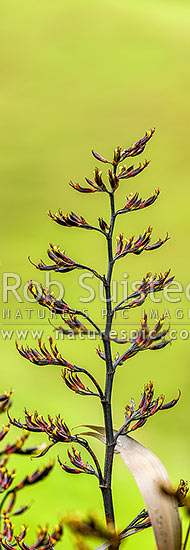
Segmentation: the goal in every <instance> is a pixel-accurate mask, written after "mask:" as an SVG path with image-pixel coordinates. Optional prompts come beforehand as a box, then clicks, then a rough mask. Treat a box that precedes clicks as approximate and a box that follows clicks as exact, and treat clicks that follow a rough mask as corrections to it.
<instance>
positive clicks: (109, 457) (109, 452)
mask: <svg viewBox="0 0 190 550" xmlns="http://www.w3.org/2000/svg"><path fill="white" fill-rule="evenodd" d="M115 168H116V167H114V173H115V171H116V169H115ZM110 206H111V220H110V229H109V234H108V236H107V244H108V271H107V278H106V281H105V293H106V309H107V314H106V328H105V338H107V340H105V339H104V351H105V357H106V381H105V399H104V401H103V402H102V404H103V411H104V421H105V431H106V451H105V462H104V486H103V487H102V494H103V500H104V509H105V516H106V521H107V524H109V523H112V525H113V526H115V518H114V509H113V499H112V488H111V479H112V466H113V453H114V446H115V441H114V433H113V420H112V406H111V395H112V386H113V377H114V372H113V362H112V353H111V344H110V341H109V335H110V331H111V325H112V314H111V310H112V307H111V277H112V271H113V251H112V236H113V229H114V222H115V205H114V195H113V193H110Z"/></svg>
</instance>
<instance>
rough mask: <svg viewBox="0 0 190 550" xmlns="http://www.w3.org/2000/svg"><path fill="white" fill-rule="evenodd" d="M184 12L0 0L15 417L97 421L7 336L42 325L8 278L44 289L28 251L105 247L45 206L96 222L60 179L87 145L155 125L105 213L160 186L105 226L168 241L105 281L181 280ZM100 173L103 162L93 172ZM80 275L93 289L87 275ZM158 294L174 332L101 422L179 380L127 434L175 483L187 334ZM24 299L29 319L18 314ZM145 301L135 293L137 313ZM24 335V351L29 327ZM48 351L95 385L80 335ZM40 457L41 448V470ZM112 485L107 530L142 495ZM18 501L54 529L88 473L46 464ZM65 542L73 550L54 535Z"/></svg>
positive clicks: (140, 538)
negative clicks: (157, 275) (145, 205)
mask: <svg viewBox="0 0 190 550" xmlns="http://www.w3.org/2000/svg"><path fill="white" fill-rule="evenodd" d="M189 16H190V5H189V2H187V1H185V0H181V2H174V1H173V0H165V1H160V2H159V3H158V2H156V1H154V0H152V1H150V0H141V1H137V0H135V1H134V2H133V3H129V2H127V1H126V0H117V1H115V2H113V1H112V0H109V1H108V0H101V1H100V0H97V1H96V2H89V1H87V0H78V1H77V0H70V2H64V0H62V1H60V0H54V2H51V1H49V0H46V1H45V0H38V2H37V1H36V0H34V1H33V2H24V1H23V0H17V2H15V1H14V0H6V1H5V0H4V1H3V0H1V1H0V73H1V86H0V126H1V132H0V181H1V218H0V219H1V235H2V238H1V270H2V274H3V273H5V272H9V273H11V272H13V273H18V274H19V275H20V277H21V278H22V284H21V288H20V289H19V293H20V296H21V297H22V298H21V299H22V301H21V302H20V303H17V301H16V299H15V298H14V296H12V294H11V293H9V298H8V303H2V306H1V334H0V337H1V365H2V366H1V390H2V391H3V390H4V389H7V390H8V389H9V388H10V387H12V388H14V405H13V409H12V414H14V416H17V417H18V416H20V417H23V409H24V406H27V408H28V410H29V411H32V410H34V409H38V411H39V413H41V414H43V415H46V414H47V413H50V414H52V415H56V414H57V413H59V412H60V413H61V415H62V416H63V418H64V420H65V421H66V422H67V423H68V424H69V426H71V427H72V426H74V425H76V424H80V423H96V424H98V423H102V412H101V410H100V406H99V403H98V402H97V401H96V400H93V398H91V399H90V398H88V397H86V398H85V397H83V398H82V397H80V396H77V395H75V394H73V393H72V394H71V393H70V392H69V390H68V389H67V388H66V387H65V386H64V385H63V383H62V382H61V379H60V371H59V369H56V368H55V367H54V368H53V367H52V368H44V369H40V368H38V367H34V366H32V365H31V364H29V363H27V362H25V361H24V359H22V358H21V357H20V356H19V355H18V354H17V353H16V351H15V346H14V337H15V335H16V330H27V329H28V330H30V329H35V330H41V329H44V338H46V337H47V336H48V335H50V333H51V330H50V328H51V327H50V326H49V323H48V312H46V317H45V319H44V320H43V319H41V320H40V319H38V318H37V309H38V306H37V305H34V304H29V303H28V302H27V301H26V300H25V299H23V295H22V289H23V285H24V284H25V283H26V282H27V281H28V280H30V279H31V278H33V279H35V280H38V281H41V282H42V283H43V282H44V275H43V273H40V272H36V270H35V268H33V267H32V266H31V265H30V264H29V262H28V260H27V256H28V255H29V254H30V255H31V257H32V259H33V260H34V261H36V262H37V261H39V259H40V258H43V259H44V260H45V261H46V259H47V257H46V249H47V247H48V244H49V242H53V243H54V244H59V245H60V247H61V248H62V249H66V253H67V254H68V255H69V256H70V257H71V258H74V259H76V260H80V261H81V262H84V263H85V262H86V263H88V265H90V266H94V267H95V268H96V269H97V270H99V271H100V272H101V273H104V272H105V269H106V248H105V243H104V241H103V239H102V237H101V236H100V235H98V234H96V233H93V232H87V231H86V232H85V231H82V230H81V231H80V230H76V229H71V230H69V229H68V230H66V229H64V228H61V227H59V226H58V225H56V224H54V223H52V221H51V220H50V219H49V218H48V217H47V215H46V212H47V211H48V209H49V208H51V210H52V211H53V212H55V211H56V210H57V209H58V208H59V207H60V208H62V210H63V212H67V211H70V210H74V211H75V212H76V213H78V214H80V215H83V216H84V217H86V218H87V220H88V221H89V222H92V223H94V224H96V223H97V217H98V216H103V217H104V218H105V219H106V220H107V221H108V204H107V200H106V197H104V196H103V197H102V195H101V196H100V195H99V194H97V195H96V194H95V195H92V196H90V195H86V196H85V195H81V194H79V193H77V192H75V191H73V189H71V188H70V187H69V186H68V181H69V180H70V179H72V180H73V181H77V182H79V183H83V181H84V179H83V178H84V177H85V176H87V177H92V175H93V169H94V166H95V165H96V164H97V163H96V162H94V159H93V157H92V155H91V152H90V151H91V148H92V147H93V148H94V149H95V150H96V151H99V152H100V153H102V154H103V155H105V156H108V158H110V157H111V155H112V151H113V148H114V147H116V146H117V145H121V147H129V146H130V145H131V144H132V143H133V142H134V141H136V140H137V139H139V138H140V137H142V136H143V135H144V132H145V130H148V129H149V128H151V127H153V126H155V127H156V130H157V131H156V134H155V135H154V137H153V138H152V140H151V141H150V142H149V145H148V146H147V149H146V152H145V154H143V155H142V160H144V158H148V159H149V158H150V159H151V160H152V162H151V164H150V166H149V167H148V168H147V169H146V170H145V171H144V172H143V173H142V174H141V175H139V176H137V177H136V178H135V179H131V180H128V181H127V180H126V181H125V180H124V181H123V183H122V184H121V186H120V189H119V191H118V192H117V206H118V207H119V206H120V207H121V206H122V205H123V204H124V201H125V197H126V196H127V195H128V194H129V193H130V192H131V191H136V190H137V191H139V193H140V194H142V197H143V198H147V197H148V196H149V195H150V194H151V193H152V191H154V189H155V188H157V187H158V186H159V187H160V188H161V195H160V197H159V199H158V201H157V202H156V204H154V205H153V206H152V207H150V208H149V209H146V210H145V211H142V212H137V213H134V214H133V215H132V214H131V215H130V214H128V215H127V216H122V217H121V218H120V219H119V220H118V221H117V228H116V235H117V234H118V232H119V230H121V231H123V232H124V234H125V235H126V236H130V235H131V234H135V235H138V234H139V232H142V231H143V230H144V229H145V228H147V227H148V225H149V224H150V225H153V226H154V233H153V240H154V239H155V240H157V238H158V237H159V236H161V237H164V236H165V233H166V231H168V232H169V235H170V236H171V237H172V239H171V240H170V241H169V242H168V243H167V244H166V245H165V246H164V247H163V248H161V249H159V250H158V251H155V252H151V253H148V254H146V253H144V254H142V255H141V256H139V257H136V256H135V257H134V255H133V256H132V255H131V256H129V257H128V258H127V259H123V260H121V261H120V262H118V265H117V266H116V268H115V277H116V279H118V280H121V279H122V276H123V273H124V272H127V273H128V274H129V281H132V280H136V279H139V278H140V279H141V278H142V276H143V275H144V274H145V273H146V272H147V271H152V272H156V271H157V272H159V271H160V270H161V271H165V270H166V269H167V268H168V267H171V268H172V272H173V273H174V274H175V276H176V280H177V281H180V282H181V284H182V285H183V288H184V289H185V288H186V286H187V284H188V282H189V235H188V231H189V227H188V224H189V199H190V191H189V136H188V132H189V123H190V109H189V92H190V72H189V47H190V32H189V31H190V29H189V27H190V25H189V21H190V19H189ZM139 159H140V160H141V157H138V158H137V160H136V161H135V164H138V160H139ZM102 166H103V165H102ZM102 166H101V167H102ZM103 170H104V167H103ZM106 171H107V169H106V166H105V175H106ZM79 274H80V272H79ZM53 279H57V280H59V281H60V282H62V283H63V284H64V286H65V287H66V292H65V299H66V301H68V302H69V303H70V304H71V305H74V304H76V305H79V301H78V300H79V294H80V292H79V285H78V273H77V272H74V273H73V274H65V275H63V276H61V275H59V274H57V275H55V277H53ZM93 284H94V288H95V289H96V291H97V289H98V285H97V283H96V282H94V283H93ZM119 288H120V294H121V287H119ZM55 290H56V288H55ZM82 292H83V294H82V295H83V296H86V293H85V291H84V290H83V291H82ZM173 296H178V297H180V300H181V301H180V302H179V303H175V304H169V305H168V304H167V302H166V301H164V300H162V303H160V304H158V310H159V313H160V314H162V313H163V311H165V310H166V309H168V310H169V313H170V316H171V319H170V320H167V323H168V322H170V324H171V326H172V328H176V330H177V333H178V338H177V340H176V341H175V342H174V343H173V344H172V346H167V348H166V349H165V350H162V351H158V352H155V353H153V352H151V353H150V352H146V353H145V354H142V355H141V354H138V355H137V356H136V357H135V358H133V359H131V360H129V361H128V362H127V363H126V364H125V365H123V367H120V368H119V369H118V372H117V377H116V379H115V385H114V397H113V405H114V424H115V426H119V425H120V424H121V423H122V422H123V412H124V407H125V405H126V404H127V403H129V401H130V399H131V396H132V397H134V398H135V399H136V400H137V402H138V399H139V396H140V392H141V390H142V388H143V384H144V383H146V382H147V381H149V380H150V379H152V380H153V382H154V385H155V391H156V394H159V393H164V394H166V398H167V400H171V399H172V398H173V397H175V396H176V395H177V392H178V388H180V389H181V390H182V397H181V400H180V402H179V404H178V405H177V407H176V408H175V409H173V410H172V411H168V412H165V413H164V412H163V413H160V414H158V415H157V416H156V417H155V418H153V419H152V420H151V421H150V422H149V423H147V424H146V426H145V427H144V429H143V430H139V431H138V432H136V438H137V439H138V440H139V441H140V442H142V443H144V444H145V445H147V446H148V447H149V448H150V449H151V450H152V451H153V452H155V453H156V454H158V456H159V457H160V458H161V460H162V461H163V462H164V464H165V466H166V468H167V469H168V472H169V474H170V477H171V480H172V482H173V484H174V485H176V484H177V483H178V481H179V479H180V477H183V478H184V479H188V475H189V470H188V465H189V407H188V405H189V359H188V354H189V338H187V339H184V340H182V339H181V338H179V332H180V331H181V330H183V329H184V330H187V331H189V330H190V320H189V318H188V310H189V309H190V302H189V300H188V298H187V297H185V294H184V293H183V294H179V295H177V294H174V295H173ZM84 306H85V304H84ZM30 307H31V308H32V312H31V319H30V320H28V319H27V311H26V309H27V308H30ZM101 307H102V304H101V303H100V301H99V302H98V301H96V302H93V303H92V304H90V308H89V311H91V313H92V315H93V316H94V318H95V319H96V320H97V321H99V322H101V315H100V311H101ZM152 307H154V304H152V302H151V301H150V299H149V298H148V299H147V302H146V311H147V313H148V314H149V312H150V309H151V308H152ZM156 307H157V306H156ZM8 308H10V311H11V318H10V319H8V318H6V319H4V320H3V309H6V310H7V309H8ZM177 308H181V309H182V312H183V318H181V319H177V318H176V309H177ZM18 309H19V310H20V314H17V318H16V319H15V315H16V311H17V310H18ZM141 316H142V311H141V310H140V309H138V308H137V309H136V310H134V311H131V313H130V319H129V320H126V321H124V322H123V325H124V328H127V329H128V328H129V327H130V326H131V327H134V326H137V327H138V325H139V319H140V317H141ZM119 322H121V320H120V321H119V320H118V322H117V323H115V326H116V327H117V324H118V323H119ZM150 323H151V324H152V323H153V321H150ZM2 330H13V333H12V337H11V339H10V340H9V339H8V338H7V339H5V338H4V337H3V334H4V333H2ZM187 334H188V332H187ZM17 337H18V333H17ZM21 341H22V343H24V340H21ZM27 344H28V345H34V342H33V340H32V336H31V335H30V333H29V334H28V337H27ZM59 347H60V349H61V351H62V354H63V355H64V357H65V358H67V359H69V360H70V361H73V362H76V363H78V364H79V365H83V366H84V367H89V368H90V369H91V370H92V372H93V373H95V372H96V374H97V377H98V379H99V380H100V381H102V382H103V379H104V372H103V369H104V364H103V362H102V361H101V360H100V359H99V358H98V357H97V355H96V354H95V350H94V348H95V344H94V342H87V343H86V344H85V343H84V342H81V341H80V342H77V341H75V342H68V341H65V342H63V343H62V342H60V344H59ZM119 351H121V350H120V349H119ZM122 351H123V348H122ZM114 352H117V346H116V345H115V346H114ZM12 436H13V431H12ZM34 439H35V441H36V440H37V439H38V441H41V440H42V438H39V437H37V438H34ZM31 440H32V438H31ZM95 448H96V450H97V452H98V453H99V455H100V456H101V454H102V447H101V444H96V443H95ZM58 452H59V454H60V457H61V459H62V460H63V461H64V460H65V459H66V446H63V445H62V447H60V448H58V447H57V449H56V447H55V450H53V451H52V452H51V453H50V456H51V457H53V456H56V455H57V454H58ZM11 460H12V459H11ZM47 461H48V456H47V457H44V459H41V461H40V463H41V464H45V463H46V462H47ZM13 462H14V460H13ZM17 464H18V466H17V468H18V475H20V476H21V475H23V471H24V472H26V471H27V472H32V470H34V468H35V467H36V465H39V462H38V463H37V464H36V462H35V461H34V462H33V463H32V462H31V461H30V459H23V460H22V459H21V458H20V459H18V460H17ZM113 488H114V502H115V510H116V519H117V525H118V527H119V528H124V526H125V525H126V524H127V523H128V522H129V521H130V520H131V519H132V518H133V517H134V515H136V514H137V513H138V511H140V509H142V508H143V501H142V498H141V495H140V494H139V491H138V489H137V488H136V486H135V482H134V481H133V479H132V477H131V476H130V474H129V472H128V471H127V470H126V468H125V466H124V465H123V464H122V463H121V461H120V459H119V457H116V460H115V467H114V480H113ZM20 499H21V501H22V502H21V503H22V504H23V502H29V501H31V500H33V501H34V503H33V505H32V507H31V509H30V510H29V512H28V513H27V514H26V516H25V521H26V522H27V523H29V525H30V533H31V534H32V532H33V530H34V526H35V525H36V524H37V523H38V522H39V521H40V522H42V523H45V522H46V521H50V524H51V525H53V523H54V522H55V521H57V520H58V519H59V518H60V517H61V515H62V514H63V513H65V512H69V511H75V510H78V511H81V512H82V513H84V514H85V513H86V512H87V511H89V510H93V509H95V510H97V511H98V510H100V509H101V506H102V503H101V497H100V495H99V491H98V487H97V484H96V481H95V480H94V479H93V478H92V479H91V477H90V476H89V478H88V477H85V476H82V475H81V476H76V478H75V477H74V476H73V477H72V476H69V475H67V474H66V473H64V472H62V471H61V470H60V468H59V466H58V465H57V464H56V466H55V468H54V472H53V473H52V474H51V476H50V478H49V481H47V480H46V481H44V482H43V483H42V484H41V486H40V487H38V488H37V487H36V488H35V490H29V489H27V490H26V491H25V495H24V494H23V495H22V498H21V497H20ZM101 514H102V511H101ZM183 522H185V518H184V516H183ZM66 537H67V535H66ZM28 540H30V537H29V539H28ZM139 543H140V544H141V548H142V549H144V548H147V547H148V548H155V542H154V538H153V535H152V533H151V530H147V531H145V532H144V533H143V534H141V535H136V536H135V537H133V538H131V539H128V543H125V544H126V546H127V547H128V548H129V549H131V550H132V549H134V548H136V545H137V544H139ZM65 545H67V548H68V549H70V548H71V547H72V545H71V542H69V540H66V542H65ZM62 546H63V547H64V541H63V542H62V543H61V544H60V548H61V547H62ZM124 546H125V545H124Z"/></svg>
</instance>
